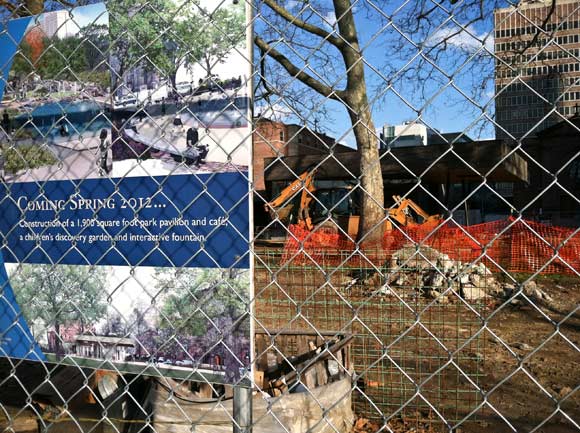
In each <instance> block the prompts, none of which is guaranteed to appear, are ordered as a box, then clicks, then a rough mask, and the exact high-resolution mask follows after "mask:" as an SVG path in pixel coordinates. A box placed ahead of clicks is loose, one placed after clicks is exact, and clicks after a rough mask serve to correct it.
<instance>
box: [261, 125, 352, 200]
mask: <svg viewBox="0 0 580 433" xmlns="http://www.w3.org/2000/svg"><path fill="white" fill-rule="evenodd" d="M253 139H254V157H253V166H254V183H255V188H256V190H257V191H258V192H263V191H264V190H265V189H266V185H265V182H264V168H265V167H264V159H265V158H276V157H285V156H300V155H312V154H321V155H322V154H326V155H328V154H329V153H331V152H332V151H334V152H351V151H352V150H353V149H352V148H350V147H347V146H344V145H342V144H339V143H337V142H336V140H335V139H334V138H332V137H329V136H328V135H326V134H323V133H321V132H314V131H312V130H311V129H309V128H307V127H305V126H300V125H295V124H286V123H282V122H278V121H274V120H270V119H264V118H259V119H256V121H255V123H254V133H253ZM297 174H300V173H297Z"/></svg>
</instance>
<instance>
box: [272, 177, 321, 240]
mask: <svg viewBox="0 0 580 433" xmlns="http://www.w3.org/2000/svg"><path fill="white" fill-rule="evenodd" d="M315 174H316V170H307V171H305V172H304V173H302V174H301V175H300V176H299V177H298V178H297V179H296V180H295V181H294V182H292V183H291V184H290V185H288V186H287V187H286V188H284V189H283V190H282V191H281V192H280V194H279V195H278V196H277V197H276V198H275V199H273V200H272V201H270V202H268V203H266V204H265V205H264V209H265V210H266V212H268V214H269V215H270V217H271V218H272V219H273V220H275V219H279V220H280V221H282V222H286V221H288V219H289V218H290V215H291V213H292V211H293V210H294V207H295V199H296V198H297V194H299V198H300V200H299V209H298V213H297V219H298V223H299V224H304V225H305V226H306V228H308V229H309V230H310V229H312V222H311V220H310V216H309V212H308V207H309V205H310V202H311V201H312V193H313V192H314V191H315V190H316V188H315V186H314V176H315Z"/></svg>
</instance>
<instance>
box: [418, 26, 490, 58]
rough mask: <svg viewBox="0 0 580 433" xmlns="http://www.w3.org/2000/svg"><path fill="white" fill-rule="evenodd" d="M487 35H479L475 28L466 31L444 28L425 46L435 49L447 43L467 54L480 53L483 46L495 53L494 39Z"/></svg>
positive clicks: (428, 40)
mask: <svg viewBox="0 0 580 433" xmlns="http://www.w3.org/2000/svg"><path fill="white" fill-rule="evenodd" d="M486 36H487V35H486V34H485V33H483V34H478V33H477V31H476V30H475V29H474V28H473V26H469V27H467V28H466V29H463V28H462V29H458V28H457V27H443V28H440V29H438V30H437V31H436V32H435V33H433V34H432V35H431V36H430V37H429V38H428V39H427V40H426V41H425V45H426V46H428V47H433V46H435V45H437V44H440V43H441V42H443V41H445V42H446V43H447V44H448V45H451V46H452V47H455V48H458V49H460V50H463V51H466V52H475V51H478V50H479V49H480V48H481V47H482V45H483V46H484V47H485V48H486V49H487V51H489V52H491V53H493V37H492V36H491V35H489V36H488V37H487V38H486Z"/></svg>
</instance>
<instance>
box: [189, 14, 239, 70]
mask: <svg viewBox="0 0 580 433" xmlns="http://www.w3.org/2000/svg"><path fill="white" fill-rule="evenodd" d="M242 3H243V2H242ZM205 21H206V23H205V28H204V31H203V32H201V33H202V34H201V37H200V43H201V45H200V46H199V50H198V51H199V53H200V55H201V57H198V60H201V59H203V60H204V63H205V65H204V66H205V69H206V72H207V76H208V77H209V76H210V75H211V74H212V68H213V67H214V66H215V65H216V64H217V63H221V62H223V59H224V58H225V56H226V55H227V53H228V52H230V51H232V50H233V49H234V48H236V47H237V46H239V45H240V44H241V43H242V42H243V41H244V39H245V32H246V26H245V13H244V6H243V4H240V5H238V6H236V7H235V8H233V9H230V8H219V9H218V10H217V11H215V12H214V13H213V14H211V15H208V16H207V18H206V19H205Z"/></svg>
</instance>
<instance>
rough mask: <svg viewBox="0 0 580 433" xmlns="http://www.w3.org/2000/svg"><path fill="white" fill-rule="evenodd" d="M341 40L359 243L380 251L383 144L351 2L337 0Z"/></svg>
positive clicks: (382, 223) (335, 6)
mask: <svg viewBox="0 0 580 433" xmlns="http://www.w3.org/2000/svg"><path fill="white" fill-rule="evenodd" d="M333 3H334V11H335V15H336V17H340V18H339V19H338V22H337V24H338V28H339V31H340V35H341V37H342V38H343V39H344V40H345V41H346V42H347V43H346V44H344V45H343V46H342V47H341V50H340V52H341V54H342V58H343V60H344V65H345V67H346V68H345V69H346V76H347V84H346V89H345V91H344V96H345V102H346V109H347V110H348V114H349V117H350V120H351V123H352V127H353V132H354V136H355V138H356V144H357V148H358V151H359V153H360V181H361V187H362V189H363V191H362V208H361V217H360V222H359V230H358V239H357V240H358V241H361V242H362V244H363V246H371V245H372V246H376V247H380V242H381V240H382V237H383V232H384V221H383V220H384V216H385V210H384V191H383V174H382V171H381V164H380V160H379V143H378V139H377V133H376V131H375V126H374V123H373V119H372V115H371V109H370V106H369V101H368V96H367V85H366V80H365V70H364V59H363V55H362V53H361V51H360V46H359V41H358V33H357V28H356V23H355V20H354V16H353V13H352V4H351V1H350V0H333Z"/></svg>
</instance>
